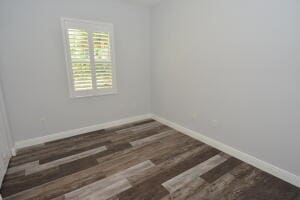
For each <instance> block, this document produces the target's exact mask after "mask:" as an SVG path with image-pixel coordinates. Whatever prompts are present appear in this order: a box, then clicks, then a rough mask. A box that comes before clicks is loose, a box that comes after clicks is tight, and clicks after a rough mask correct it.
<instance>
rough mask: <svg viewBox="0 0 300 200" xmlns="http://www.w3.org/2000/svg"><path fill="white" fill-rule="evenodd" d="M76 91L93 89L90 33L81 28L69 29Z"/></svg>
mask: <svg viewBox="0 0 300 200" xmlns="http://www.w3.org/2000/svg"><path fill="white" fill-rule="evenodd" d="M68 37H69V44H70V54H71V62H72V73H73V86H74V90H75V91H83V90H92V89H93V81H92V70H91V63H90V56H89V40H88V33H87V32H86V31H84V30H80V29H68Z"/></svg>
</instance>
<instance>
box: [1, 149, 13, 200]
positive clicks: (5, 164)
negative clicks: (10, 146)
mask: <svg viewBox="0 0 300 200" xmlns="http://www.w3.org/2000/svg"><path fill="white" fill-rule="evenodd" d="M10 158H11V155H10V152H9V153H7V155H6V156H5V157H4V160H3V167H4V170H0V171H1V172H3V174H2V173H1V174H0V188H1V186H2V182H3V179H4V176H5V174H6V171H7V168H8V164H9V160H10ZM0 200H1V194H0Z"/></svg>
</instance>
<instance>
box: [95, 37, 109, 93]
mask: <svg viewBox="0 0 300 200" xmlns="http://www.w3.org/2000/svg"><path fill="white" fill-rule="evenodd" d="M93 45H94V61H95V69H96V87H97V89H110V88H112V87H113V72H112V58H111V48H110V46H111V44H110V36H109V33H107V32H101V33H100V32H94V33H93Z"/></svg>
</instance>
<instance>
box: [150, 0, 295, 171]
mask: <svg viewBox="0 0 300 200" xmlns="http://www.w3.org/2000/svg"><path fill="white" fill-rule="evenodd" d="M299 10H300V1H298V0H251V1H241V0H226V1H223V0H184V1H183V0H165V1H162V3H161V4H160V5H159V6H156V7H155V9H154V10H153V17H152V36H153V37H152V55H153V60H152V62H153V68H152V111H153V112H154V113H155V114H158V115H160V116H162V117H165V118H166V119H169V120H171V121H174V122H176V123H178V124H181V125H183V126H185V127H187V128H190V129H193V130H195V131H198V132H200V133H202V134H205V135H207V136H208V137H211V138H214V139H216V140H218V141H221V142H223V143H225V144H228V145H230V146H232V147H234V148H237V149H239V150H241V151H243V152H246V153H248V154H250V155H253V156H255V157H257V158H259V159H262V160H265V161H267V162H269V163H271V164H274V165H275V166H279V167H281V168H283V169H286V170H288V171H290V172H292V173H294V174H296V175H300V160H299V159H297V158H296V157H297V156H298V155H299V153H300V146H299V141H300V134H299V125H300V92H299V91H300V78H299V76H300V40H299V38H300V37H299V36H300V23H299V19H300V14H299Z"/></svg>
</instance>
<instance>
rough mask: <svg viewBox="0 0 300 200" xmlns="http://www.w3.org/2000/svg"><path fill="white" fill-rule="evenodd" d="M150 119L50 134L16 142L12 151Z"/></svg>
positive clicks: (144, 116)
mask: <svg viewBox="0 0 300 200" xmlns="http://www.w3.org/2000/svg"><path fill="white" fill-rule="evenodd" d="M151 118H152V115H151V114H145V115H139V116H134V117H128V118H124V119H120V120H116V121H111V122H106V123H102V124H96V125H92V126H87V127H83V128H78V129H73V130H68V131H63V132H60V133H55V134H50V135H46V136H43V137H37V138H32V139H28V140H22V141H17V142H16V143H15V148H14V149H12V151H18V149H21V148H25V147H30V146H33V145H38V144H43V143H45V142H50V141H54V140H59V139H63V138H67V137H72V136H75V135H80V134H84V133H88V132H92V131H97V130H101V129H105V128H110V127H114V126H120V125H123V124H128V123H132V122H136V121H140V120H145V119H151Z"/></svg>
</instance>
